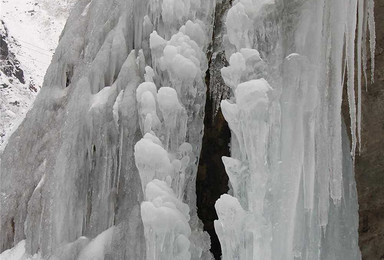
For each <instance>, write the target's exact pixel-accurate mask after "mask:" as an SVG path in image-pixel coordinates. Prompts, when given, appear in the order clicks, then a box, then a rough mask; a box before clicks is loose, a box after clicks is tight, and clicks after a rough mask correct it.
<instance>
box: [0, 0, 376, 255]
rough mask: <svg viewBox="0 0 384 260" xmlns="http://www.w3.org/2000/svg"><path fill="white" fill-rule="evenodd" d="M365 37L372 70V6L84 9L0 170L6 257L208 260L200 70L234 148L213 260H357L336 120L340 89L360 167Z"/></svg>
mask: <svg viewBox="0 0 384 260" xmlns="http://www.w3.org/2000/svg"><path fill="white" fill-rule="evenodd" d="M356 28H357V33H356V34H355V31H356ZM368 32H370V34H369V35H370V36H369V37H370V42H371V44H370V48H369V49H370V51H371V55H373V53H374V21H373V1H372V0H348V1H347V0H345V1H344V0H343V1H333V0H307V1H296V0H294V1H291V0H289V1H288V0H287V1H285V0H279V1H278V0H276V1H273V0H235V1H233V2H231V1H223V0H221V1H203V0H194V1H192V0H142V1H138V0H115V1H104V0H79V2H78V3H77V5H76V6H75V8H74V9H73V11H72V13H71V16H70V18H69V19H68V22H67V25H66V27H65V29H64V31H63V34H62V36H61V40H60V43H59V46H58V48H57V50H56V53H55V55H54V57H53V60H52V63H51V65H50V67H49V69H48V72H47V74H46V77H45V82H44V86H43V88H42V90H41V92H40V93H39V96H38V98H37V100H36V102H35V104H34V107H33V109H32V110H31V111H30V112H29V113H28V115H27V117H26V119H25V121H24V122H23V123H22V124H21V125H20V127H19V128H18V129H17V131H16V132H15V133H14V134H13V136H12V137H11V139H10V140H9V144H8V145H7V147H6V148H5V150H4V152H3V153H2V154H1V162H0V163H1V173H0V174H1V180H2V181H1V184H0V202H1V210H0V228H1V237H0V252H3V251H4V252H3V253H2V255H1V257H2V258H3V257H9V256H11V257H12V256H15V257H16V258H19V257H24V258H28V257H29V258H31V259H32V258H33V259H95V258H97V259H164V260H165V259H180V260H181V259H183V260H187V259H211V254H210V253H209V247H210V239H209V236H208V235H207V233H205V232H204V231H203V228H202V223H201V221H200V220H199V219H198V216H197V209H196V202H195V201H196V194H195V179H196V172H197V165H198V160H199V155H200V149H201V143H202V135H203V119H204V107H205V100H206V91H207V88H206V85H205V84H206V71H207V70H208V71H209V75H210V78H209V80H210V82H209V87H210V88H211V89H210V93H211V94H212V95H213V97H214V98H215V99H216V101H215V102H216V103H217V104H218V103H220V100H221V99H225V100H223V101H221V109H222V113H223V115H224V117H225V119H226V120H227V121H228V124H229V127H230V128H231V133H232V137H231V138H232V139H231V144H230V147H231V157H224V158H223V163H224V165H225V168H226V171H227V173H228V176H229V180H230V186H231V189H230V194H225V195H222V197H221V198H220V199H219V200H218V201H217V203H216V210H217V213H218V217H219V219H218V220H217V221H216V222H215V229H216V231H217V234H218V236H219V239H220V242H221V246H222V252H223V259H271V260H272V259H311V260H313V259H360V251H359V248H358V245H357V235H358V234H357V224H358V216H357V197H356V196H357V195H356V189H355V182H354V177H353V162H352V158H351V156H350V149H349V142H348V137H347V134H346V131H347V130H346V129H343V127H342V118H341V112H340V110H341V100H342V87H343V83H344V81H343V79H344V75H345V73H346V74H347V84H348V93H349V94H348V97H349V102H350V112H351V122H352V123H351V133H352V143H351V147H352V154H353V153H354V152H355V147H357V144H358V142H359V136H360V132H361V131H360V123H361V104H360V101H361V97H360V95H361V89H362V85H363V77H362V76H361V74H363V76H365V80H367V76H366V75H365V74H364V72H365V69H366V68H367V60H368V59H367V54H366V50H367V47H366V46H365V43H366V37H367V36H366V35H367V33H368ZM355 40H356V43H357V46H355ZM356 48H357V50H358V51H357V55H356V57H357V59H356V57H355V55H354V52H355V51H356ZM355 60H356V62H355ZM355 63H357V64H358V68H357V71H358V75H357V79H358V80H357V81H358V88H357V89H358V92H357V100H358V102H357V105H356V104H355V96H356V94H355V93H354V87H353V86H354V84H355V82H354V74H353V73H354V68H355V67H354V64H355ZM362 72H363V73H362ZM216 103H215V111H216V108H217V107H216ZM208 174H209V173H208ZM12 247H13V248H12ZM9 248H12V249H10V251H5V250H7V249H9ZM5 259H7V258H5Z"/></svg>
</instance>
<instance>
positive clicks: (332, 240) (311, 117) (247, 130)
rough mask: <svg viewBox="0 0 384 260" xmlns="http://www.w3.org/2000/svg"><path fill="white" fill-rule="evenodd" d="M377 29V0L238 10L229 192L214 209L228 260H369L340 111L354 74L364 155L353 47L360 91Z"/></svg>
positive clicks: (233, 33) (354, 122) (232, 22)
mask: <svg viewBox="0 0 384 260" xmlns="http://www.w3.org/2000/svg"><path fill="white" fill-rule="evenodd" d="M357 12H359V15H358V16H357ZM371 19H372V1H360V0H353V1H337V2H335V1H328V0H314V1H304V2H302V1H273V0H270V1H249V0H238V1H234V2H233V5H232V7H231V9H229V11H228V14H227V17H226V22H225V25H226V35H225V36H224V37H223V43H222V46H223V48H225V51H226V58H227V60H229V66H227V67H224V68H223V69H222V70H221V74H222V77H223V79H224V82H225V83H226V85H227V86H229V87H230V88H231V98H230V99H228V100H224V101H222V102H221V108H222V112H223V115H224V117H225V119H226V120H227V122H228V124H229V127H230V129H231V133H232V137H231V157H230V158H227V157H224V158H223V163H224V165H225V168H226V171H227V174H228V176H229V180H230V184H231V185H230V186H231V190H230V195H223V196H222V197H221V198H220V199H219V200H218V201H217V203H216V206H215V207H216V210H217V213H218V217H219V219H218V220H217V221H216V222H215V229H216V231H217V233H218V236H219V239H220V242H221V244H222V247H223V259H276V260H277V259H311V260H312V259H333V258H337V259H360V258H361V256H360V251H359V248H358V245H357V238H358V233H357V225H358V222H357V196H356V190H355V182H354V179H353V178H351V177H350V176H351V174H352V169H351V160H350V156H351V155H350V154H351V153H350V152H349V151H348V149H349V148H348V145H349V143H348V141H347V140H346V138H344V137H345V135H346V133H345V129H343V128H342V124H343V121H342V117H341V102H342V92H343V86H344V76H345V75H344V74H345V73H346V78H347V82H346V83H347V90H348V98H349V105H350V116H351V135H352V142H351V147H352V155H354V153H355V147H356V144H357V142H358V138H359V133H360V130H359V128H360V126H359V124H360V122H361V117H360V113H361V105H359V104H358V106H357V107H358V109H356V108H355V107H356V105H355V92H354V84H355V83H354V77H355V74H354V71H355V62H356V60H355V51H356V48H355V41H356V40H357V44H358V52H357V53H358V55H357V64H358V66H359V67H358V73H359V75H358V91H361V84H362V80H361V66H362V67H366V65H364V64H366V61H365V60H364V55H365V54H364V52H362V51H361V47H362V49H364V48H365V47H364V46H365V40H364V39H365V36H364V35H365V34H366V32H367V31H368V29H369V30H371V28H373V27H374V26H373V25H372V24H373V23H372V20H371ZM367 20H371V22H370V23H369V22H366V21H367ZM364 21H365V22H364ZM309 25H310V26H309ZM356 29H357V34H355V31H356ZM370 33H371V39H372V41H371V45H372V46H374V39H373V38H374V34H373V33H372V32H370ZM372 35H373V36H372ZM356 36H357V37H356ZM362 41H364V43H363V42H362ZM358 100H360V94H359V93H358ZM356 128H357V130H356ZM340 216H343V219H340ZM347 216H348V217H347ZM342 221H345V222H346V223H348V224H343V223H342ZM336 223H337V224H336ZM234 227H236V229H237V228H239V229H241V230H242V231H237V230H233V229H234ZM345 234H349V235H348V238H346V236H345ZM336 244H337V246H336ZM333 245H335V246H333Z"/></svg>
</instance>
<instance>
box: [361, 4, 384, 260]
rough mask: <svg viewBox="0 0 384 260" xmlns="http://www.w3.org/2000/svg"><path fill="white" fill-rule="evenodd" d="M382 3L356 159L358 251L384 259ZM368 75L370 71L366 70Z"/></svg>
mask: <svg viewBox="0 0 384 260" xmlns="http://www.w3.org/2000/svg"><path fill="white" fill-rule="evenodd" d="M383 13H384V1H382V0H377V1H375V20H376V67H375V82H374V83H373V84H369V85H368V91H363V96H362V103H363V104H362V138H361V139H362V144H361V151H360V154H359V155H357V156H356V164H355V174H356V182H357V191H358V196H359V207H360V209H359V215H360V227H359V237H360V242H359V243H360V249H361V253H362V257H363V259H367V260H370V259H384V218H383V216H384V156H383V153H384V16H383ZM368 73H370V71H368Z"/></svg>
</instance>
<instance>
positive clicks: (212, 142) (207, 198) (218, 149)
mask: <svg viewBox="0 0 384 260" xmlns="http://www.w3.org/2000/svg"><path fill="white" fill-rule="evenodd" d="M206 79H207V81H209V72H207V78H206ZM207 86H209V82H207ZM207 92H208V93H209V90H208V91H207ZM207 96H208V94H207ZM212 109H213V101H212V99H211V98H210V97H209V96H208V97H207V101H206V104H205V118H204V137H203V145H202V150H201V155H200V161H199V168H198V172H197V179H196V193H197V208H198V209H197V214H198V216H199V218H200V219H201V220H202V222H203V223H204V230H205V231H207V232H208V233H209V235H210V236H211V252H212V253H213V255H214V257H215V259H220V257H221V247H220V242H219V239H218V237H217V235H216V232H215V228H214V225H213V223H214V220H215V219H217V214H216V211H215V207H214V206H215V202H216V200H217V199H218V198H219V197H220V196H221V195H222V194H224V193H227V191H228V176H227V174H226V172H225V169H224V165H223V162H222V160H221V157H222V156H229V142H230V136H231V134H230V130H229V127H228V124H227V122H226V121H225V119H224V117H223V115H222V113H221V111H220V110H219V112H218V113H217V115H216V116H215V118H214V119H213V118H212V117H213V111H212Z"/></svg>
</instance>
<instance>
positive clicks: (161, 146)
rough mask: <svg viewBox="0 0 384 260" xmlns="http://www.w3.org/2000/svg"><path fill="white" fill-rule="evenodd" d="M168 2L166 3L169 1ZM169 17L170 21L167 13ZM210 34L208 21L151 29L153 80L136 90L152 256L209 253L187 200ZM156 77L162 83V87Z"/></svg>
mask: <svg viewBox="0 0 384 260" xmlns="http://www.w3.org/2000/svg"><path fill="white" fill-rule="evenodd" d="M181 3H183V2H181ZM168 4H170V3H168ZM163 5H165V6H167V5H166V1H164V2H163ZM177 6H178V5H177V4H175V5H169V6H168V7H169V8H171V7H172V8H176V7H177ZM163 8H165V7H164V6H163ZM163 11H164V10H163ZM173 11H174V10H173ZM173 11H172V10H167V12H164V13H163V15H166V16H167V15H170V17H168V18H169V19H171V18H172V19H175V18H177V19H178V16H174V15H171V14H168V12H169V13H171V12H173ZM164 22H165V23H170V21H168V19H166V20H164ZM206 34H207V30H206V29H205V26H204V24H202V23H201V22H199V21H196V22H192V21H191V20H188V21H187V22H186V23H185V24H184V25H182V26H181V27H180V29H179V31H178V32H175V33H174V34H173V35H172V36H170V39H169V40H166V39H164V38H163V37H162V36H160V35H159V34H158V32H157V31H153V32H152V33H151V34H150V35H149V47H150V50H151V57H152V66H153V69H152V68H150V67H147V68H148V71H149V72H150V75H151V76H149V75H148V76H147V79H148V80H149V81H148V82H144V83H142V84H141V85H139V87H138V89H137V91H136V98H137V102H138V109H139V117H140V122H139V123H140V127H141V130H142V133H143V135H144V137H143V139H141V140H140V141H139V142H138V143H137V144H136V145H135V160H136V165H137V168H138V169H139V173H140V177H141V183H142V185H143V191H144V194H145V198H144V202H143V203H142V204H141V214H142V218H143V224H144V230H145V238H146V244H147V251H146V252H147V259H191V258H192V259H200V258H205V257H209V255H210V254H209V253H208V252H207V251H208V249H209V247H208V246H207V245H209V238H208V237H207V236H208V235H207V234H206V233H203V232H202V231H201V230H198V229H197V226H195V225H196V224H192V229H191V227H190V226H189V224H188V222H191V223H193V222H195V221H196V218H197V216H196V213H191V216H190V208H189V206H188V205H187V204H185V203H183V199H184V198H185V197H188V196H189V195H188V192H190V191H191V188H190V187H189V186H190V185H191V184H188V181H191V180H192V181H193V180H194V177H193V175H194V174H196V162H197V160H196V159H197V156H196V148H197V147H196V146H193V145H191V144H192V143H193V142H196V141H198V142H201V136H200V139H199V135H200V134H199V132H196V130H197V129H196V126H197V127H202V125H201V123H202V122H199V121H200V120H199V118H198V117H199V116H198V115H199V113H200V110H201V109H202V108H203V105H204V103H203V102H201V101H203V100H201V99H200V97H201V96H202V95H203V93H202V90H204V88H202V86H204V85H203V84H204V83H203V76H204V72H205V71H206V70H207V60H206V56H205V53H204V48H206V46H207V44H208V42H207V37H205V36H204V35H206ZM165 37H166V36H165ZM152 81H153V82H152ZM154 82H155V83H157V84H159V85H160V86H161V87H160V88H159V89H158V90H157V88H156V85H155V83H154ZM196 100H200V103H199V102H196ZM196 120H197V121H196ZM196 124H198V125H196ZM199 125H200V126H199ZM187 137H188V138H189V142H187V140H188V139H187ZM190 142H191V143H190ZM197 151H199V150H197ZM195 158H196V159H195ZM195 160H196V161H195ZM193 168H194V169H193ZM191 206H192V207H193V208H194V207H195V205H191ZM204 244H205V245H204Z"/></svg>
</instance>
